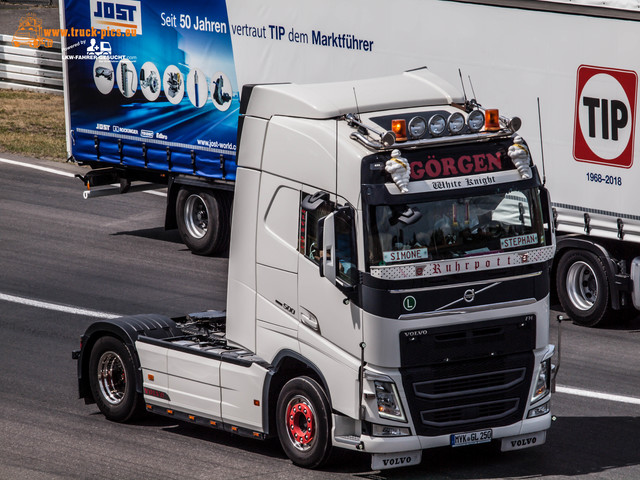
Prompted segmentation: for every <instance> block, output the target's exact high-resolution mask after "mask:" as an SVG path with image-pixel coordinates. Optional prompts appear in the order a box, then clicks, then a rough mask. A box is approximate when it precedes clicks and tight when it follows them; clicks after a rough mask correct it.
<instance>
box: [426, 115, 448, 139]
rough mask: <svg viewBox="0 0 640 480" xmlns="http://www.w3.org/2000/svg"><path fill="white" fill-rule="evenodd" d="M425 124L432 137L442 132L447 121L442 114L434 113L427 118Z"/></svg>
mask: <svg viewBox="0 0 640 480" xmlns="http://www.w3.org/2000/svg"><path fill="white" fill-rule="evenodd" d="M427 126H428V128H429V133H430V134H431V135H433V136H434V137H439V136H440V135H442V134H443V133H444V129H445V128H446V127H447V121H446V120H445V119H444V117H443V116H442V115H440V114H439V113H436V114H435V115H434V116H433V117H431V118H430V119H429V123H428V124H427Z"/></svg>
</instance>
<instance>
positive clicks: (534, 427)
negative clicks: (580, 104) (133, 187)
mask: <svg viewBox="0 0 640 480" xmlns="http://www.w3.org/2000/svg"><path fill="white" fill-rule="evenodd" d="M241 100H242V104H241V112H240V113H241V116H240V122H239V126H238V131H239V141H238V146H239V148H238V152H237V171H236V181H235V194H234V200H233V201H234V203H233V220H232V223H231V243H230V245H231V246H230V253H229V272H228V277H229V284H228V296H227V307H226V311H225V312H219V311H209V312H202V313H196V314H191V315H187V316H185V317H183V318H175V319H170V318H167V317H164V316H162V315H138V316H132V317H124V318H119V319H114V320H105V321H99V322H96V323H94V324H93V325H91V326H90V327H89V328H88V329H87V331H86V332H85V334H84V335H83V336H82V345H81V349H80V350H78V351H76V352H74V358H77V360H78V377H79V392H80V396H81V397H82V398H84V399H85V401H86V402H87V403H92V402H96V403H97V405H98V407H99V409H100V410H101V411H102V412H103V413H104V415H105V416H106V417H107V418H109V419H111V420H114V421H121V422H122V421H127V420H128V419H130V418H131V417H132V415H134V414H135V413H136V412H138V411H139V410H146V411H147V412H152V413H157V414H160V415H167V416H171V417H173V418H176V419H178V420H181V421H185V422H192V423H195V424H199V425H203V426H206V427H211V428H215V429H224V430H226V431H229V432H233V433H237V434H240V435H247V436H250V437H254V438H258V439H264V438H268V437H273V436H278V437H279V439H280V442H281V444H282V447H283V449H284V451H285V452H286V454H287V455H288V456H289V457H290V458H291V459H292V461H293V462H294V463H296V464H298V465H301V466H305V467H311V468H314V467H318V466H319V465H321V464H322V463H323V462H324V461H325V460H326V459H327V456H328V454H329V452H330V451H331V449H332V447H339V448H346V449H351V450H354V451H361V452H365V453H367V454H371V457H372V467H373V468H374V469H382V468H392V467H398V466H406V465H413V464H417V463H419V462H420V460H421V455H422V450H423V449H428V448H433V447H442V446H452V447H458V446H466V445H472V444H478V443H483V442H496V443H499V444H500V445H501V448H502V450H513V449H520V448H526V447H530V446H534V445H541V444H542V443H544V441H545V439H546V432H547V429H548V428H549V427H550V424H551V413H550V408H549V406H550V397H551V394H550V374H551V357H552V355H553V352H554V348H553V346H552V345H550V344H549V289H550V283H549V271H550V269H551V265H552V259H553V255H554V250H555V244H554V241H555V240H554V232H553V222H552V219H551V205H550V201H549V198H548V195H547V193H546V190H545V189H544V187H543V185H542V182H541V178H540V175H539V174H538V171H537V168H536V167H535V166H534V165H533V163H532V162H531V156H530V154H529V149H528V147H527V145H526V143H525V142H524V140H523V139H522V138H521V137H520V136H519V135H518V134H517V133H516V130H517V128H518V125H519V123H520V122H519V121H518V119H517V118H514V119H511V120H509V119H507V118H505V117H502V116H500V115H499V113H498V111H496V110H485V109H483V108H482V107H480V106H479V105H478V104H477V103H476V102H475V101H471V100H467V99H466V98H465V97H464V95H463V94H461V93H459V92H458V91H457V90H456V89H455V88H454V87H452V86H451V85H450V84H448V83H447V82H445V81H443V80H442V79H440V78H438V77H436V76H435V75H434V74H432V73H430V72H429V71H427V70H426V69H419V70H415V71H409V72H406V73H404V74H402V75H398V76H392V77H384V78H376V79H368V80H359V81H347V82H341V83H327V84H309V85H300V84H280V85H257V86H247V87H245V88H244V90H243V92H242V95H241Z"/></svg>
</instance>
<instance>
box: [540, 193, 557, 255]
mask: <svg viewBox="0 0 640 480" xmlns="http://www.w3.org/2000/svg"><path fill="white" fill-rule="evenodd" d="M540 203H541V204H542V220H543V222H544V223H546V224H547V225H548V226H549V239H550V240H551V242H552V244H555V235H556V228H555V221H554V218H553V208H552V206H551V196H550V195H549V190H547V189H546V188H544V187H540Z"/></svg>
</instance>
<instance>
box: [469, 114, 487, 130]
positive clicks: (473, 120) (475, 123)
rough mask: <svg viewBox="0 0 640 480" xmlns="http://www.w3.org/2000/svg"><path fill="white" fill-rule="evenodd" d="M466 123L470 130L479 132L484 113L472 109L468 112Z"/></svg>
mask: <svg viewBox="0 0 640 480" xmlns="http://www.w3.org/2000/svg"><path fill="white" fill-rule="evenodd" d="M467 123H468V124H469V128H470V129H471V131H472V132H479V131H480V130H482V127H484V114H483V113H482V112H481V111H480V110H474V111H473V112H471V113H470V114H469V119H468V120H467Z"/></svg>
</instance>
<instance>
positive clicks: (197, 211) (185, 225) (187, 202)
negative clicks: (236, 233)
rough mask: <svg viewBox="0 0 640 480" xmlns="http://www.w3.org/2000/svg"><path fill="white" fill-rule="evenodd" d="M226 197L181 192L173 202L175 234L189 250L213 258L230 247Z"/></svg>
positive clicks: (193, 191)
mask: <svg viewBox="0 0 640 480" xmlns="http://www.w3.org/2000/svg"><path fill="white" fill-rule="evenodd" d="M227 197H228V196H227V195H225V194H224V193H220V194H219V195H216V194H214V193H212V192H209V191H206V190H202V191H196V190H191V189H186V188H182V189H180V191H179V192H178V197H177V201H176V217H177V220H178V231H179V232H180V236H181V237H182V241H183V242H184V243H185V245H186V246H187V247H189V250H191V251H192V252H193V253H195V254H198V255H213V254H216V253H221V252H223V251H224V250H225V249H226V248H227V247H228V246H229V233H230V227H229V223H230V215H229V205H230V201H229V199H228V198H227Z"/></svg>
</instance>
